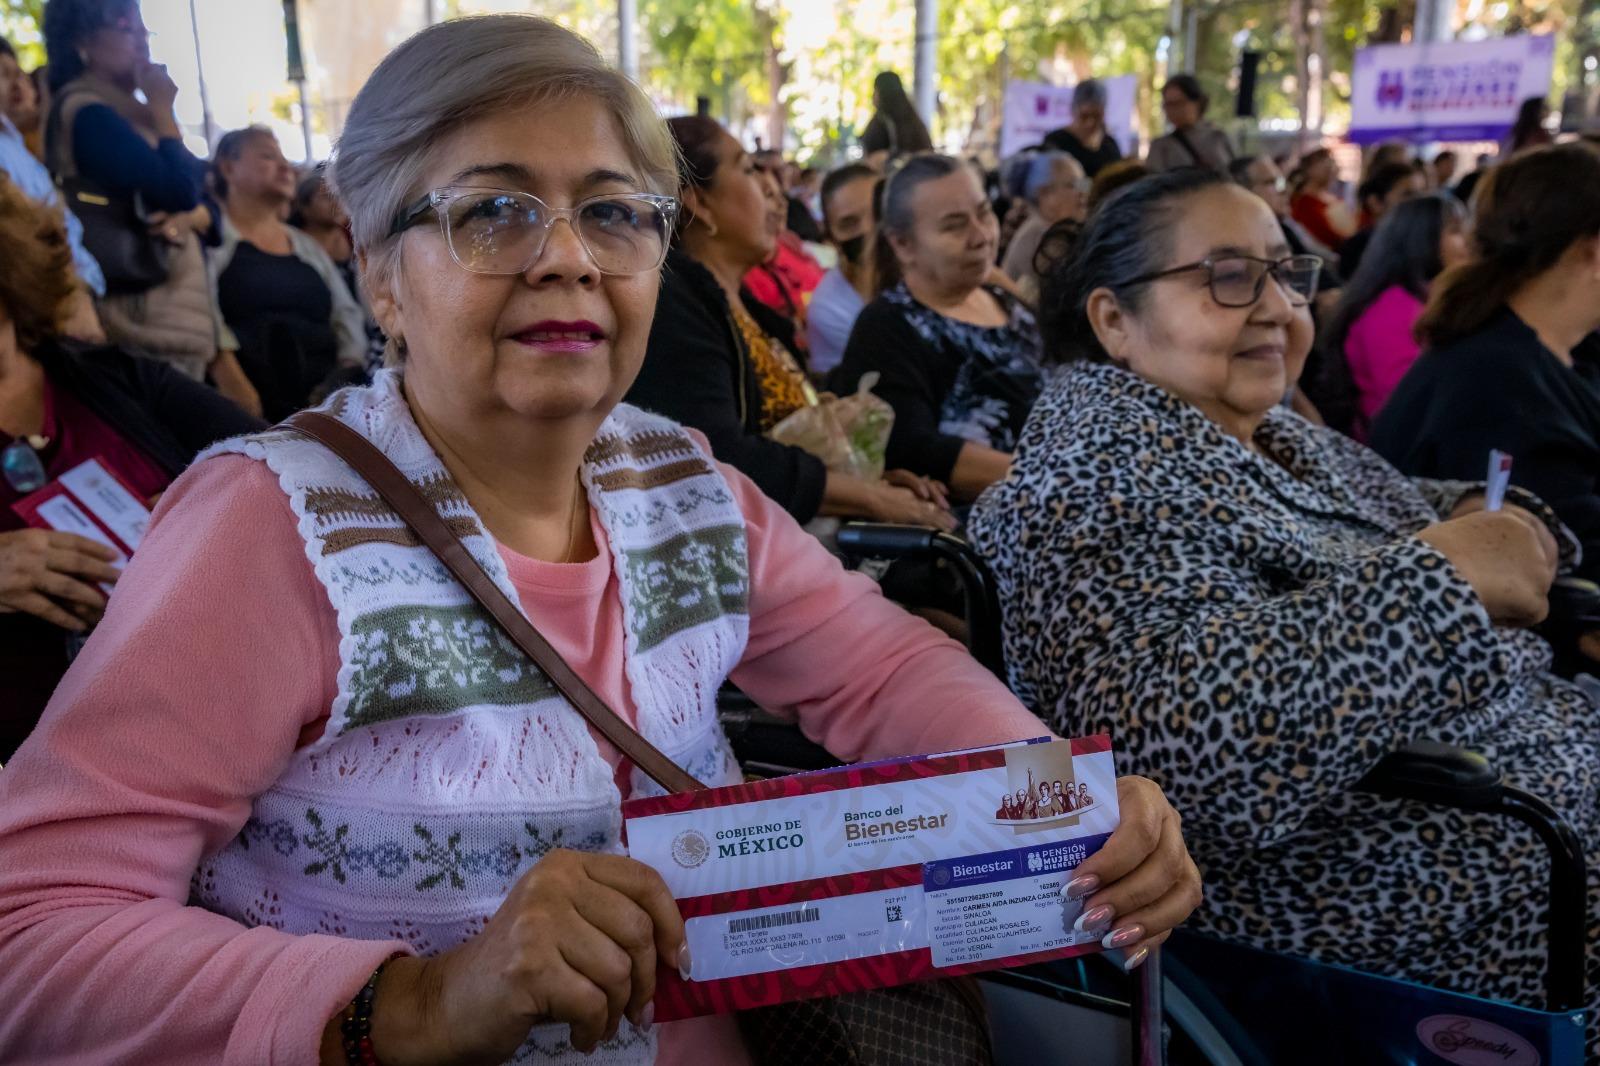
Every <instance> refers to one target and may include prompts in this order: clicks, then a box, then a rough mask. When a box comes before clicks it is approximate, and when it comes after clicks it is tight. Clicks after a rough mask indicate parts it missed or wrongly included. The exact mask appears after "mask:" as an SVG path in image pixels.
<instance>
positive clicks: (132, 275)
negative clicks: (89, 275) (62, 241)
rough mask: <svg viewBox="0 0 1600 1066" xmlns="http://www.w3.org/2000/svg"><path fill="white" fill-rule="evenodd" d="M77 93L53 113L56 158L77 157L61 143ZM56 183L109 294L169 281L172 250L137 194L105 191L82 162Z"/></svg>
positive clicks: (48, 138)
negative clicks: (64, 118)
mask: <svg viewBox="0 0 1600 1066" xmlns="http://www.w3.org/2000/svg"><path fill="white" fill-rule="evenodd" d="M74 95H77V94H75V93H69V94H67V95H65V96H62V97H60V98H58V99H57V100H56V101H55V103H54V104H53V105H51V108H50V119H49V123H48V125H47V126H46V134H45V142H46V143H47V144H49V145H52V146H58V148H59V150H56V149H53V150H52V154H53V155H55V156H56V158H58V159H60V158H68V159H70V158H71V155H72V153H71V148H70V146H68V145H65V144H64V143H63V142H62V141H61V138H62V137H63V136H69V135H70V131H68V132H64V131H62V130H61V128H60V125H61V114H62V109H63V105H65V104H66V102H67V101H68V100H70V99H71V98H72V96H74ZM56 173H57V178H56V184H57V185H59V186H60V188H61V195H62V199H63V200H64V201H65V202H66V206H67V208H68V209H69V210H70V211H71V212H72V213H73V214H74V215H77V216H78V221H79V222H81V223H83V247H84V248H85V250H87V251H88V253H89V254H90V255H92V256H94V258H95V262H97V263H99V264H100V272H101V273H102V274H104V275H105V279H106V295H108V296H121V295H128V294H132V293H140V292H145V291H146V290H148V289H153V288H155V287H156V286H157V285H160V284H161V283H162V282H164V281H166V280H167V274H168V272H169V269H170V268H169V266H168V263H167V257H168V255H169V254H170V253H171V245H169V244H168V243H167V242H166V241H164V240H162V239H161V238H159V237H157V236H154V235H153V234H151V232H150V222H149V216H148V213H147V212H146V211H145V209H144V203H143V201H142V199H141V198H140V196H139V194H138V193H136V192H133V193H129V192H118V191H114V190H111V189H107V188H104V187H103V186H101V185H99V184H98V183H96V182H93V181H90V180H88V179H87V178H84V177H83V176H82V175H81V174H79V173H78V172H77V163H76V161H73V162H72V164H71V165H70V166H63V167H58V168H57V170H56Z"/></svg>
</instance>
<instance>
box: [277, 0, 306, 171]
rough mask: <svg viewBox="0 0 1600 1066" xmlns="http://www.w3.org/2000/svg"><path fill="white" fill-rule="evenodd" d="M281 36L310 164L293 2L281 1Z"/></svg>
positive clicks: (303, 73) (302, 61) (303, 75)
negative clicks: (297, 92) (296, 91)
mask: <svg viewBox="0 0 1600 1066" xmlns="http://www.w3.org/2000/svg"><path fill="white" fill-rule="evenodd" d="M283 35H284V39H285V44H286V46H287V48H286V51H287V58H288V61H289V80H290V81H292V82H294V84H295V88H296V89H298V90H299V92H300V136H301V138H302V139H303V140H304V141H305V149H306V154H305V160H306V162H307V163H310V162H311V160H312V154H311V100H310V98H309V97H308V96H307V95H306V64H305V59H304V57H303V56H302V54H301V52H300V17H299V12H298V11H297V10H296V9H295V0H283Z"/></svg>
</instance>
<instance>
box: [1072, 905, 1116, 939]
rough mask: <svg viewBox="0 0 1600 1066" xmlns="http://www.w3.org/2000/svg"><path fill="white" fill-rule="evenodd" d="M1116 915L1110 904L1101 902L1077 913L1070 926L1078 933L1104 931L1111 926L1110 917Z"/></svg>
mask: <svg viewBox="0 0 1600 1066" xmlns="http://www.w3.org/2000/svg"><path fill="white" fill-rule="evenodd" d="M1116 916H1117V915H1116V912H1115V911H1113V910H1112V909H1111V905H1110V904H1107V903H1102V904H1100V906H1098V907H1093V908H1090V909H1089V910H1086V911H1084V912H1083V913H1082V914H1080V915H1078V920H1077V921H1075V922H1073V923H1072V928H1073V929H1074V930H1076V931H1077V932H1080V933H1099V932H1104V931H1105V930H1107V929H1110V928H1111V919H1113V918H1115V917H1116Z"/></svg>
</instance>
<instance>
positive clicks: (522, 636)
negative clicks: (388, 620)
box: [284, 411, 706, 792]
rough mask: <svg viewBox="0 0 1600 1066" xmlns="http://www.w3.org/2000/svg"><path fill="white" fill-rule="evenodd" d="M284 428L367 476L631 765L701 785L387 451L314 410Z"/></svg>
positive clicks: (676, 783) (666, 783)
mask: <svg viewBox="0 0 1600 1066" xmlns="http://www.w3.org/2000/svg"><path fill="white" fill-rule="evenodd" d="M284 425H286V426H288V427H290V428H292V429H294V430H296V431H297V432H299V433H303V434H304V435H305V436H307V437H310V438H311V439H312V440H314V441H316V442H317V443H318V444H321V445H322V446H323V447H325V448H327V449H328V450H329V451H331V452H333V453H334V454H335V455H337V456H339V458H341V459H343V460H344V461H345V462H347V463H349V464H350V466H351V467H352V468H353V469H354V470H355V472H356V473H358V474H360V475H361V476H362V477H363V478H365V479H366V482H367V484H369V485H371V486H372V487H373V489H374V490H376V491H377V493H378V495H379V496H382V497H383V498H384V500H385V501H386V502H387V503H388V504H389V506H390V507H392V508H394V511H395V513H396V514H398V515H399V516H400V518H401V519H402V520H403V521H404V522H405V524H406V525H408V526H410V527H411V528H412V530H413V531H414V532H415V533H416V534H417V536H418V537H420V538H422V542H423V543H424V544H426V545H427V546H428V547H429V548H430V549H432V550H433V553H434V554H435V555H437V556H438V557H439V561H440V562H442V563H444V565H445V568H446V569H448V570H449V571H450V572H451V573H452V574H454V575H455V578H456V580H457V581H459V582H461V584H462V587H464V588H465V589H466V590H467V591H468V592H470V593H472V596H473V598H474V599H476V600H477V601H478V602H479V603H480V604H482V605H483V608H484V610H486V611H488V612H489V616H490V617H491V618H493V619H494V620H495V621H496V622H498V623H499V624H500V628H501V629H503V630H505V633H506V636H508V637H510V638H511V639H512V641H513V642H515V643H516V645H517V647H519V648H521V649H522V650H523V651H524V652H525V653H526V654H527V656H528V658H530V659H532V660H533V661H534V662H535V663H536V664H538V667H539V669H540V670H543V671H544V673H545V676H546V677H548V678H549V679H550V680H551V682H552V683H553V684H554V685H555V686H556V688H557V689H559V690H560V691H561V694H562V695H563V696H565V697H566V698H567V701H568V702H569V703H571V704H572V705H573V706H574V707H576V708H577V709H578V713H579V714H581V715H583V716H584V718H586V719H588V721H589V724H590V725H592V726H594V727H595V728H596V729H598V730H599V731H600V733H601V735H602V736H604V737H605V738H606V739H607V740H609V741H610V742H611V743H612V744H614V745H615V746H616V748H617V750H618V751H620V752H622V754H623V755H625V756H626V757H627V758H628V759H629V760H631V761H632V762H633V764H634V765H635V766H637V767H638V768H639V769H641V770H643V771H644V772H645V773H647V774H649V775H650V776H651V777H652V778H653V779H654V780H655V782H656V783H657V784H659V785H660V786H661V787H662V788H664V789H667V790H668V791H669V792H693V791H695V790H697V789H702V788H705V787H706V786H705V785H703V784H702V783H700V782H699V781H697V780H695V778H694V777H693V776H692V775H690V774H689V773H688V772H687V771H685V770H684V769H683V768H682V767H680V766H679V765H678V764H677V763H675V762H673V761H672V760H671V759H669V758H667V757H666V756H665V755H663V754H662V753H661V752H660V750H658V749H657V748H656V747H655V746H654V745H653V744H651V743H650V742H649V741H648V740H646V739H645V738H644V737H643V736H641V735H640V734H639V731H638V730H636V729H634V728H633V727H632V726H630V725H629V724H628V723H627V722H625V721H623V720H622V719H621V718H620V717H618V716H617V712H615V711H613V710H612V709H611V708H610V707H608V706H606V702H605V701H604V700H602V699H601V698H600V697H599V696H598V695H596V694H595V691H594V689H592V688H590V687H589V686H588V685H587V684H585V683H584V681H583V678H581V677H579V676H578V675H577V674H576V673H575V672H574V671H573V669H572V667H570V666H568V665H567V663H566V660H564V659H562V658H561V656H560V654H559V653H558V652H557V651H556V650H555V649H554V648H552V647H551V646H550V642H549V641H547V640H545V639H544V636H543V635H542V634H541V633H540V632H539V631H538V630H537V629H535V628H534V627H533V623H531V622H529V621H528V620H527V619H526V618H524V617H523V616H522V612H521V611H519V610H517V608H516V606H515V605H514V604H513V603H512V602H511V600H510V599H508V598H507V597H506V594H505V593H504V592H501V591H500V587H499V586H498V585H496V584H495V583H494V581H493V579H491V578H490V577H489V575H488V573H486V572H485V571H484V569H483V567H482V566H480V565H479V564H478V561H477V560H476V559H474V558H473V557H472V553H471V552H469V551H467V548H466V545H464V544H462V543H461V539H460V538H459V537H457V536H456V535H455V534H454V533H453V532H451V531H450V527H449V526H447V525H445V522H444V519H442V518H440V517H439V512H438V511H436V510H434V509H433V506H432V505H431V504H429V503H428V501H427V500H425V499H424V498H423V496H422V493H420V492H418V491H417V488H416V486H414V485H412V484H411V482H410V481H409V480H408V479H407V478H406V476H405V475H404V474H402V473H401V472H400V470H399V468H398V467H396V466H395V465H394V463H392V462H390V461H389V457H388V456H386V455H384V454H383V452H381V451H379V450H378V449H377V448H375V447H374V446H373V445H372V444H371V443H370V442H369V441H368V440H367V438H365V437H363V436H362V435H361V434H359V433H357V432H356V431H355V430H353V429H351V428H350V427H349V426H347V425H345V424H344V423H343V422H341V421H339V420H338V419H337V418H334V417H332V416H330V415H325V414H322V413H321V412H318V411H301V412H300V413H299V414H296V415H293V416H291V417H290V418H288V419H287V420H286V421H285V422H284Z"/></svg>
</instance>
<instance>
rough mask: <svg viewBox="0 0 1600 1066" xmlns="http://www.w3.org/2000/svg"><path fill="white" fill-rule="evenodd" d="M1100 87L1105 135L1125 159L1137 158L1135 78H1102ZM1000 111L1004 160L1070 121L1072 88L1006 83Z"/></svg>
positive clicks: (1038, 141)
mask: <svg viewBox="0 0 1600 1066" xmlns="http://www.w3.org/2000/svg"><path fill="white" fill-rule="evenodd" d="M1100 84H1101V85H1103V86H1105V90H1106V131H1107V132H1108V133H1110V134H1111V137H1112V139H1113V140H1115V141H1116V142H1117V145H1118V146H1119V147H1120V148H1121V149H1122V154H1123V155H1124V156H1132V155H1136V154H1137V153H1136V152H1135V151H1134V149H1135V148H1137V147H1138V143H1137V142H1138V136H1137V135H1136V134H1135V133H1134V131H1133V110H1134V103H1135V101H1136V100H1137V98H1138V95H1139V79H1138V76H1137V75H1134V74H1123V75H1120V76H1118V77H1115V78H1101V79H1100ZM1003 111H1004V118H1003V121H1004V125H1003V126H1002V127H1001V129H1000V158H1001V159H1006V158H1008V157H1010V156H1012V155H1015V154H1016V153H1017V152H1020V151H1022V150H1023V149H1024V148H1031V147H1033V146H1034V145H1036V144H1039V143H1040V142H1041V141H1043V140H1044V136H1045V134H1047V133H1049V132H1051V131H1052V130H1058V129H1060V128H1061V127H1062V126H1065V125H1067V124H1068V123H1069V122H1071V121H1072V86H1070V85H1045V84H1043V83H1042V82H1036V81H1013V82H1008V83H1007V84H1006V95H1005V104H1004V108H1003Z"/></svg>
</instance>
